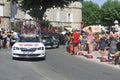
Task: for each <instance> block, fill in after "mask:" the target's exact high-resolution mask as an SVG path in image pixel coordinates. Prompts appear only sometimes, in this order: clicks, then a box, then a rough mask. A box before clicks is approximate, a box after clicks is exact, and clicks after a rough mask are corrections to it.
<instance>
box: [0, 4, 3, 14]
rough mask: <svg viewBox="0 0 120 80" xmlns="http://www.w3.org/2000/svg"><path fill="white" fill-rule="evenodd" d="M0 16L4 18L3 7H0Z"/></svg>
mask: <svg viewBox="0 0 120 80" xmlns="http://www.w3.org/2000/svg"><path fill="white" fill-rule="evenodd" d="M0 16H3V6H2V5H0Z"/></svg>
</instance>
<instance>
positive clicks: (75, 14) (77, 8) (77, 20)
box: [46, 2, 82, 29]
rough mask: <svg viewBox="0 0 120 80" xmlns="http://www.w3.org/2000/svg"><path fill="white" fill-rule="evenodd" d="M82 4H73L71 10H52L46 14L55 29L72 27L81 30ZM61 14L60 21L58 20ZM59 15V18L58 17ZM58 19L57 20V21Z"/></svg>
mask: <svg viewBox="0 0 120 80" xmlns="http://www.w3.org/2000/svg"><path fill="white" fill-rule="evenodd" d="M81 8H82V4H81V3H80V2H75V3H72V4H71V5H70V6H69V8H64V9H60V8H54V9H53V8H52V9H48V10H47V12H46V15H47V20H49V21H51V23H52V25H53V26H55V27H60V26H64V27H71V28H77V29H80V25H81V21H82V10H81ZM58 14H59V20H58ZM56 15H57V16H56ZM56 19H57V20H56Z"/></svg>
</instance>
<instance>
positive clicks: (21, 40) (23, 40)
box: [19, 37, 40, 42]
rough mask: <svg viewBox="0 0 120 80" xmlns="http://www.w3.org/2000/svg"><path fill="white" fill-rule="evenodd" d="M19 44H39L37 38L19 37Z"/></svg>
mask: <svg viewBox="0 0 120 80" xmlns="http://www.w3.org/2000/svg"><path fill="white" fill-rule="evenodd" d="M19 42H40V40H39V38H38V37H21V38H20V40H19Z"/></svg>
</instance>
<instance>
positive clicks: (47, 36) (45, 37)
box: [42, 35, 50, 39]
mask: <svg viewBox="0 0 120 80" xmlns="http://www.w3.org/2000/svg"><path fill="white" fill-rule="evenodd" d="M42 39H50V36H49V35H43V36H42Z"/></svg>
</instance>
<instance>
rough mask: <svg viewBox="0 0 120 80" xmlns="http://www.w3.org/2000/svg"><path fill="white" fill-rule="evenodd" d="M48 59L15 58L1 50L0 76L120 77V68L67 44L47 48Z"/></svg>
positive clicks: (4, 79)
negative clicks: (82, 54)
mask: <svg viewBox="0 0 120 80" xmlns="http://www.w3.org/2000/svg"><path fill="white" fill-rule="evenodd" d="M46 53H47V56H46V60H45V61H31V60H12V57H11V50H7V49H1V50H0V80H120V76H119V75H120V70H118V69H115V68H112V67H108V66H105V65H101V64H98V63H96V62H92V61H88V60H85V59H82V58H80V57H75V56H71V55H69V54H68V53H67V52H66V49H65V46H60V48H58V49H47V50H46Z"/></svg>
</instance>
